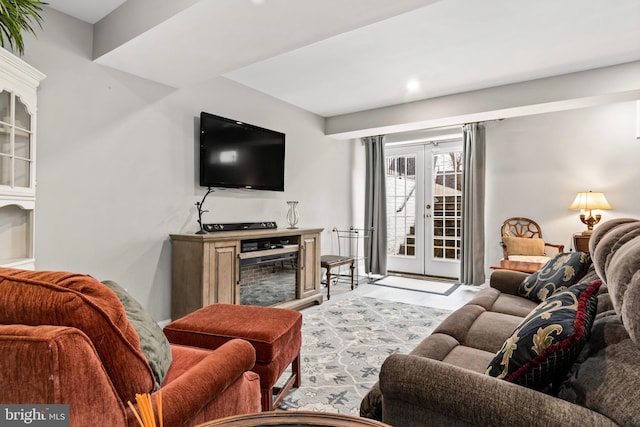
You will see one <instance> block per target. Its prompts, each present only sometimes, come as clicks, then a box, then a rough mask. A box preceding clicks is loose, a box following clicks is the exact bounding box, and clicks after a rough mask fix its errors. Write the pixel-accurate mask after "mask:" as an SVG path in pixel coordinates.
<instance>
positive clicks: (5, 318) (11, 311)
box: [0, 268, 154, 402]
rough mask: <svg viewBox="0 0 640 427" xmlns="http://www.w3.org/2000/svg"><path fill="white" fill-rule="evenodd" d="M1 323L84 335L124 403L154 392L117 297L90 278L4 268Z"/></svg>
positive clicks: (1, 270) (0, 281) (0, 290)
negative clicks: (65, 328) (63, 329)
mask: <svg viewBox="0 0 640 427" xmlns="http://www.w3.org/2000/svg"><path fill="white" fill-rule="evenodd" d="M0 307H2V310H0V323H3V324H7V325H10V324H23V325H31V326H38V325H57V326H69V327H73V328H77V329H79V330H81V331H82V332H84V333H85V334H86V335H87V336H88V337H89V339H90V340H91V343H92V344H93V346H94V347H95V349H96V352H97V353H98V355H99V357H100V360H101V361H102V363H103V366H104V368H105V370H106V371H107V373H108V375H109V378H110V379H111V381H112V382H113V385H114V387H115V389H116V390H117V392H118V395H119V396H120V398H121V399H122V401H124V402H126V401H128V400H133V399H134V398H135V395H136V393H148V392H151V391H152V390H153V387H154V380H153V374H152V372H151V368H150V367H149V364H148V363H147V361H146V359H145V357H144V355H143V354H142V351H140V340H139V338H138V334H137V333H136V331H135V330H134V329H133V327H132V326H131V323H130V322H129V321H128V320H127V316H126V314H125V310H124V307H123V306H122V304H121V303H120V301H119V300H118V298H117V297H116V295H115V294H114V293H113V292H112V291H111V290H110V289H109V288H107V287H106V286H104V285H102V284H101V283H100V282H98V281H97V280H96V279H94V278H93V277H91V276H87V275H82V274H73V273H64V272H47V271H26V270H17V269H10V268H0Z"/></svg>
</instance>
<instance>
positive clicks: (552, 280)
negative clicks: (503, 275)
mask: <svg viewBox="0 0 640 427" xmlns="http://www.w3.org/2000/svg"><path fill="white" fill-rule="evenodd" d="M590 266H591V256H590V255H589V252H568V253H559V254H558V255H556V256H554V257H553V258H551V259H550V260H549V261H547V263H546V264H545V265H544V266H543V267H542V268H541V269H540V270H538V271H537V272H535V273H533V274H531V275H530V276H528V277H527V278H526V279H524V280H523V281H522V283H521V284H520V286H519V287H518V295H520V296H523V297H525V298H529V299H530V300H531V301H535V302H542V301H544V300H546V299H547V298H549V297H550V296H552V295H555V294H556V293H558V292H562V291H564V290H566V289H567V288H568V287H569V286H571V285H574V284H576V283H578V281H579V280H580V279H582V277H584V275H585V274H587V271H588V270H589V267H590Z"/></svg>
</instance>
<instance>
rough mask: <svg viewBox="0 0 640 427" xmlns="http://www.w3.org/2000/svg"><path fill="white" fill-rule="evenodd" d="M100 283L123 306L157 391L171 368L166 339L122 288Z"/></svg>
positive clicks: (114, 284)
mask: <svg viewBox="0 0 640 427" xmlns="http://www.w3.org/2000/svg"><path fill="white" fill-rule="evenodd" d="M102 283H103V284H104V285H106V286H107V287H109V289H111V290H112V291H113V292H114V293H115V294H116V296H117V297H118V299H119V300H120V302H121V303H122V305H123V306H124V310H125V313H126V315H127V319H128V320H129V323H131V326H133V328H134V329H135V330H136V332H137V333H138V337H139V338H140V347H141V350H142V354H144V356H145V357H146V358H147V362H149V366H150V367H151V370H152V371H153V376H154V377H155V380H156V385H155V388H156V390H158V389H159V388H160V384H162V381H164V377H165V376H166V375H167V371H168V370H169V366H171V360H172V357H171V346H170V345H169V341H168V340H167V337H165V335H164V333H163V332H162V328H160V325H158V323H156V321H155V320H153V319H152V318H151V316H149V314H148V313H147V312H146V310H145V309H144V308H143V307H142V306H141V305H140V303H139V302H138V301H136V300H135V299H134V298H133V297H132V296H131V295H129V293H128V292H127V291H125V290H124V288H122V287H121V286H120V285H118V284H117V283H116V282H113V281H111V280H105V281H103V282H102Z"/></svg>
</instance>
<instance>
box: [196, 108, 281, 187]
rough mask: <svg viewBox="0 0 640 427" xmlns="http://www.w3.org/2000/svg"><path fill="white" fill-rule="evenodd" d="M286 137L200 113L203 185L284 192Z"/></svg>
mask: <svg viewBox="0 0 640 427" xmlns="http://www.w3.org/2000/svg"><path fill="white" fill-rule="evenodd" d="M284 141H285V135H284V133H281V132H276V131H273V130H269V129H264V128H261V127H258V126H254V125H250V124H247V123H243V122H239V121H236V120H231V119H227V118H224V117H219V116H215V115H213V114H209V113H205V112H202V113H200V185H201V186H203V187H226V188H248V189H249V188H251V189H256V190H273V191H284Z"/></svg>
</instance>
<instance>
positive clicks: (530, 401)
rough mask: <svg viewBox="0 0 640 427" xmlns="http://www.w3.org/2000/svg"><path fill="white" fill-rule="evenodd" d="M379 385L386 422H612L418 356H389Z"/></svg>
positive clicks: (483, 376)
mask: <svg viewBox="0 0 640 427" xmlns="http://www.w3.org/2000/svg"><path fill="white" fill-rule="evenodd" d="M380 389H381V391H382V403H383V408H382V414H383V421H384V422H385V423H388V424H391V425H398V426H425V425H453V426H460V425H465V426H468V425H491V426H515V425H523V426H524V425H526V426H550V425H561V426H576V427H583V426H585V425H588V426H615V425H616V424H615V423H614V422H613V421H611V420H610V419H609V418H607V417H605V416H603V415H601V414H599V413H597V412H594V411H591V410H589V409H587V408H584V407H582V406H578V405H574V404H572V403H569V402H567V401H564V400H561V399H558V398H555V397H553V396H550V395H547V394H544V393H541V392H538V391H535V390H531V389H528V388H526V387H523V386H519V385H516V384H512V383H509V382H506V381H503V380H498V379H496V378H492V377H489V376H487V375H483V374H480V373H477V372H474V371H470V370H467V369H463V368H460V367H457V366H453V365H449V364H447V363H443V362H440V361H437V360H433V359H429V358H424V357H419V356H410V355H392V356H389V357H388V358H387V359H386V361H385V362H384V364H383V366H382V368H381V371H380Z"/></svg>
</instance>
